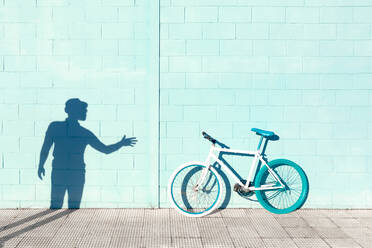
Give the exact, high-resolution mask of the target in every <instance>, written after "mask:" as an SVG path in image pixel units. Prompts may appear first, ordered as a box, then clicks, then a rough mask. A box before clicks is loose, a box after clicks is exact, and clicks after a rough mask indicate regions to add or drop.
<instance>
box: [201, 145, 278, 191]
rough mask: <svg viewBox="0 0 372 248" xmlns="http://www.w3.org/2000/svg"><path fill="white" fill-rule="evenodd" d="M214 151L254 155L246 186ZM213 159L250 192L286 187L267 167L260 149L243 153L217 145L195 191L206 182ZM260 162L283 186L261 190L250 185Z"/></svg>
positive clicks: (209, 155)
mask: <svg viewBox="0 0 372 248" xmlns="http://www.w3.org/2000/svg"><path fill="white" fill-rule="evenodd" d="M261 141H262V139H261ZM260 146H261V142H260V145H259V147H260ZM214 151H218V152H226V153H234V154H245V155H254V158H253V161H252V164H251V169H250V171H249V175H248V178H247V182H246V183H245V184H243V182H242V181H241V180H240V179H239V178H238V177H237V176H236V175H235V173H233V172H232V171H231V169H230V168H229V167H228V166H227V165H226V164H225V163H224V162H222V161H221V160H220V159H218V157H217V156H216V155H215V154H214ZM212 159H214V160H215V161H216V162H217V163H218V164H219V165H220V166H221V168H222V169H223V170H224V171H226V172H227V173H228V174H229V175H230V176H231V177H232V178H233V179H234V180H235V181H236V182H237V183H238V184H239V185H240V186H241V187H243V188H244V189H245V190H250V191H254V190H272V189H281V188H284V187H285V186H284V184H283V183H282V182H281V180H280V179H279V177H278V175H277V174H276V173H275V171H274V170H272V169H271V168H270V167H269V166H268V165H267V163H266V161H265V160H264V159H263V157H262V155H261V153H260V150H259V148H258V150H257V151H242V150H233V149H226V148H220V147H216V146H215V144H212V147H211V149H210V150H209V154H208V157H207V159H206V160H205V165H206V169H205V170H204V172H203V173H202V176H201V177H200V179H199V181H198V183H197V184H196V185H197V186H196V188H195V190H198V188H199V185H201V183H202V182H203V181H204V179H205V177H206V175H207V172H208V170H209V168H210V167H211V166H212V165H211V163H210V162H211V160H212ZM258 161H261V163H262V164H263V165H265V166H266V167H267V169H268V171H269V173H270V174H271V175H272V176H273V177H274V178H275V180H276V181H277V182H279V183H280V185H281V186H274V185H277V184H276V183H271V184H265V185H261V187H259V188H256V187H254V186H250V183H253V180H252V179H254V178H252V177H254V176H255V175H256V171H257V166H258Z"/></svg>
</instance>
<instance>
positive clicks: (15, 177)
mask: <svg viewBox="0 0 372 248" xmlns="http://www.w3.org/2000/svg"><path fill="white" fill-rule="evenodd" d="M0 180H1V183H2V184H5V185H6V184H8V185H9V184H10V185H14V184H19V170H15V169H0Z"/></svg>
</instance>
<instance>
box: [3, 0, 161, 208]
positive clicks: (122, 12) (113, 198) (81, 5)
mask: <svg viewBox="0 0 372 248" xmlns="http://www.w3.org/2000/svg"><path fill="white" fill-rule="evenodd" d="M158 9H159V7H158V6H157V5H156V3H150V2H148V1H134V0H119V1H118V0H102V1H101V0H89V1H70V0H37V1H36V0H31V1H28V0H27V1H24V0H22V1H13V0H12V1H8V0H7V1H1V3H0V89H1V91H2V94H1V97H0V112H1V116H2V117H1V128H0V151H1V160H0V161H1V164H0V208H4V207H13V208H14V207H49V204H50V203H49V201H50V194H51V192H50V191H51V186H50V185H51V184H50V180H51V176H50V173H51V161H52V150H53V147H52V150H51V151H50V153H49V158H48V160H47V162H46V163H45V169H46V175H45V178H44V180H42V181H41V180H40V179H38V177H37V167H38V163H39V154H40V150H41V145H42V142H43V139H44V136H45V132H46V129H47V127H48V125H49V123H50V122H52V121H63V120H64V119H65V118H66V114H65V113H64V104H65V102H66V101H67V100H68V99H69V98H75V97H77V98H80V99H81V100H83V101H85V102H87V103H88V118H87V120H86V121H84V122H81V125H82V126H84V127H86V128H88V129H89V130H91V131H92V132H94V133H95V134H96V135H97V137H98V138H99V139H100V140H101V141H102V142H104V143H105V144H112V143H116V142H118V141H119V140H120V139H121V138H122V136H123V135H124V134H125V135H127V137H132V136H136V137H137V138H138V140H139V143H138V144H137V146H136V147H134V148H128V147H126V148H122V149H121V150H119V151H118V152H116V153H113V154H110V155H104V154H100V153H99V152H97V151H95V150H93V149H92V148H90V147H88V148H87V150H86V152H85V163H86V183H85V189H84V194H83V199H82V204H81V207H155V206H157V205H158V203H157V192H158V190H157V185H158V182H157V180H154V179H153V177H154V176H155V177H156V174H157V167H158V166H157V154H158V151H157V149H158V148H157V147H156V148H153V146H152V144H153V143H156V141H157V140H158V133H157V123H158V117H157V114H153V113H157V112H158V105H157V104H154V102H155V103H156V102H157V99H158V96H157V94H158V84H157V81H158V80H157V78H158V76H157V75H158V72H157V70H154V69H152V68H150V65H154V66H155V67H157V66H156V65H157V64H158V58H157V55H158V47H157V45H156V44H157V43H158V38H157V35H156V33H158V32H159V30H158V27H157V24H156V23H154V22H153V21H152V20H158V19H159V16H158ZM150 33H151V34H152V35H153V34H155V35H153V36H151V37H150V35H149V34H150ZM150 79H151V80H150ZM154 141H155V142H154ZM148 165H151V166H150V167H149V166H148ZM138 194H141V196H138ZM65 200H66V199H65ZM66 206H67V204H66V201H65V204H64V207H66Z"/></svg>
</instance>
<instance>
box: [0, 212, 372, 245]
mask: <svg viewBox="0 0 372 248" xmlns="http://www.w3.org/2000/svg"><path fill="white" fill-rule="evenodd" d="M0 247H1V248H5V247H69V248H70V247H100V248H101V247H102V248H103V247H193V248H196V247H213V248H214V247H259V248H262V247H281V248H282V247H283V248H291V247H311V248H321V247H340V248H341V247H345V248H346V247H347V248H354V247H372V210H307V209H304V210H299V211H297V212H294V213H292V214H289V215H273V214H270V213H268V212H267V211H265V210H263V209H223V210H219V211H218V212H216V213H214V214H212V215H209V216H207V217H203V218H187V217H184V216H182V215H180V214H178V213H177V212H176V211H175V210H173V209H154V210H153V209H79V210H67V209H62V210H50V209H47V210H45V209H26V210H8V209H2V210H0Z"/></svg>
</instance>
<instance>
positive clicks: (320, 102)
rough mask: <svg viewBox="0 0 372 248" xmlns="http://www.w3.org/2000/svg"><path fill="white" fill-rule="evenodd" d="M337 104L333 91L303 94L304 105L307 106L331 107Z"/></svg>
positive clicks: (310, 91)
mask: <svg viewBox="0 0 372 248" xmlns="http://www.w3.org/2000/svg"><path fill="white" fill-rule="evenodd" d="M335 102H336V96H335V92H334V91H332V90H306V91H304V92H303V93H302V104H303V105H305V106H329V105H334V104H335Z"/></svg>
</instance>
